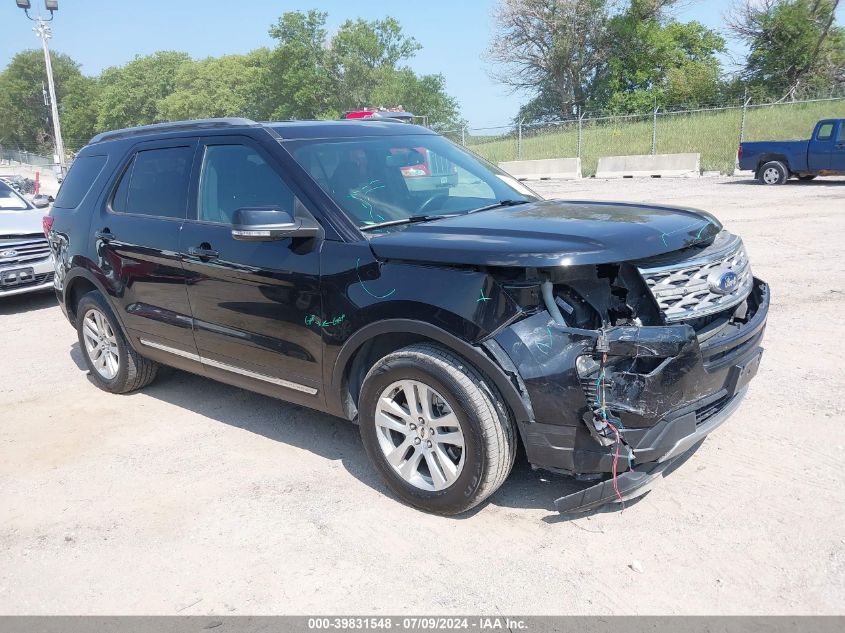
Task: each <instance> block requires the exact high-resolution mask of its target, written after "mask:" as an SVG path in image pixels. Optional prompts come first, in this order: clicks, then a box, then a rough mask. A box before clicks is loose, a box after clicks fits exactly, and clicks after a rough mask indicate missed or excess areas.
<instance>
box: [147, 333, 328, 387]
mask: <svg viewBox="0 0 845 633" xmlns="http://www.w3.org/2000/svg"><path fill="white" fill-rule="evenodd" d="M138 340H139V341H141V345H144V346H146V347H152V348H154V349H157V350H161V351H162V352H167V353H168V354H174V355H176V356H181V357H182V358H187V359H189V360H193V361H196V362H198V363H201V364H203V365H206V366H208V367H216V368H217V369H223V370H225V371H229V372H232V373H233V374H240V375H241V376H247V377H248V378H255V379H256V380H263V381H264V382H269V383H272V384H274V385H279V386H280V387H285V388H287V389H293V390H294V391H301V392H302V393H307V394H308V395H311V396H314V395H316V394H317V390H316V389H314V388H313V387H307V386H306V385H300V384H299V383H298V382H291V381H290V380H285V379H283V378H275V377H274V376H267V375H266V374H259V373H258V372H254V371H250V370H249V369H244V368H242V367H235V366H234V365H229V364H227V363H221V362H220V361H219V360H214V359H213V358H205V357H203V356H200V355H199V354H194V353H193V352H186V351H185V350H181V349H176V348H175V347H168V346H167V345H162V344H161V343H155V342H153V341H148V340H146V339H143V338H142V339H138Z"/></svg>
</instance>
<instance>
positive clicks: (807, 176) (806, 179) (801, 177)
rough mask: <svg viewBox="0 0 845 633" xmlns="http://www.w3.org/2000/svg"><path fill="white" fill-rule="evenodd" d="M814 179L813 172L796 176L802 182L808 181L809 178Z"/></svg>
mask: <svg viewBox="0 0 845 633" xmlns="http://www.w3.org/2000/svg"><path fill="white" fill-rule="evenodd" d="M815 179H816V175H815V174H807V175H806V176H798V180H801V181H803V182H809V181H810V180H815Z"/></svg>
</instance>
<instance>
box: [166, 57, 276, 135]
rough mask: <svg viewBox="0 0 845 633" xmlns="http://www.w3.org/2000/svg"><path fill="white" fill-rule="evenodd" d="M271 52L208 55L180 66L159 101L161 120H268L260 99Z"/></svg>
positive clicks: (261, 98)
mask: <svg viewBox="0 0 845 633" xmlns="http://www.w3.org/2000/svg"><path fill="white" fill-rule="evenodd" d="M269 60H270V51H269V50H268V49H266V48H259V49H256V50H254V51H252V52H250V53H248V54H247V55H224V56H222V57H209V58H207V59H202V60H199V61H196V62H193V63H184V64H182V65H181V66H179V69H178V71H177V73H176V81H175V84H174V89H173V92H171V93H170V94H169V95H167V96H166V97H164V98H163V99H161V100H160V101H159V102H158V105H157V107H156V110H157V112H158V115H159V116H160V117H161V118H162V119H163V120H170V121H178V120H181V119H202V118H209V117H224V116H244V117H248V118H253V119H258V120H262V119H267V118H268V117H269V116H270V112H268V111H267V108H266V103H264V101H265V100H264V98H263V87H264V84H265V82H266V74H267V68H268V64H269Z"/></svg>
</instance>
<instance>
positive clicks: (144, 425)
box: [0, 179, 845, 615]
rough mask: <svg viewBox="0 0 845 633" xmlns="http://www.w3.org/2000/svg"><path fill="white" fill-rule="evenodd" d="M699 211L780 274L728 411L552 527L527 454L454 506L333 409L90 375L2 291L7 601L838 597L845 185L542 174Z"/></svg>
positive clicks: (411, 602) (758, 604)
mask: <svg viewBox="0 0 845 633" xmlns="http://www.w3.org/2000/svg"><path fill="white" fill-rule="evenodd" d="M536 189H537V190H538V191H540V192H542V193H543V194H544V195H546V196H548V197H565V198H587V199H607V200H633V201H648V202H661V203H670V204H678V205H689V206H695V207H700V208H704V209H707V210H709V211H712V212H714V213H715V214H716V215H717V216H718V217H719V218H720V219H721V220H722V221H723V222H724V223H725V225H726V226H727V227H728V228H729V229H731V230H733V231H737V232H739V233H741V234H742V235H743V237H744V238H745V241H746V244H747V246H748V250H749V252H750V257H751V261H752V264H753V267H754V271H755V273H756V274H757V275H759V276H761V277H763V278H764V279H766V280H767V281H768V282H770V284H771V286H772V291H773V304H772V309H771V312H770V316H769V326H768V331H767V334H766V339H765V346H766V348H767V352H766V354H765V355H764V357H763V365H762V368H761V370H760V374H759V375H758V377H757V379H756V380H755V381H753V382H752V385H751V389H750V395H749V397H748V398H747V399H746V401H745V402H744V404H743V405H742V407H741V408H740V410H739V411H738V412H737V413H736V414H735V415H734V417H733V418H732V419H731V420H730V421H729V422H728V423H727V424H725V425H724V426H722V427H721V428H720V429H718V430H717V431H716V432H715V433H713V434H712V435H711V436H710V438H708V440H707V441H706V442H705V443H704V444H703V446H702V447H701V448H700V449H699V450H698V452H696V453H695V454H694V455H693V456H692V457H691V458H690V459H689V460H688V461H687V462H686V463H685V464H684V465H683V466H681V467H680V468H679V469H678V470H677V471H675V472H674V473H673V474H672V475H671V476H670V477H668V478H666V479H664V480H662V481H661V482H660V483H659V485H658V486H657V487H656V488H655V489H654V490H653V491H652V492H651V493H650V494H649V495H647V496H646V497H644V498H643V499H642V500H641V501H639V502H638V503H634V504H632V505H629V507H628V508H627V509H626V510H625V511H624V512H619V511H618V510H611V511H602V512H598V513H594V514H592V515H589V516H586V517H583V518H580V519H578V520H561V519H560V517H559V516H558V515H556V514H555V512H554V511H553V506H552V501H553V499H554V498H555V497H557V496H559V495H560V493H561V492H562V491H564V490H566V489H567V486H569V485H570V484H569V483H568V481H567V480H566V479H565V478H560V477H548V476H544V475H541V474H538V473H534V472H532V471H531V470H530V469H529V468H528V467H527V466H526V465H525V464H518V465H517V467H516V469H515V471H514V473H513V474H512V475H511V477H510V479H509V480H508V481H507V482H506V483H505V485H504V487H503V488H502V489H501V490H500V491H499V492H498V493H497V494H495V495H494V496H493V497H492V498H491V499H490V501H489V502H488V503H485V504H484V505H482V506H481V507H480V508H478V509H477V510H476V511H474V512H472V513H470V514H468V515H466V516H462V517H459V518H452V519H447V518H439V517H435V516H429V515H425V514H422V513H420V512H417V511H415V510H412V509H410V508H408V507H405V506H403V505H402V504H400V503H398V502H397V501H395V500H394V499H393V498H391V497H390V496H389V495H388V494H387V493H386V491H385V489H384V487H383V486H382V484H381V483H380V482H379V481H378V480H377V478H376V476H375V474H374V472H373V470H372V469H371V468H370V466H369V465H368V463H367V461H366V458H365V455H364V451H363V448H362V446H361V443H360V441H359V439H358V434H357V429H356V428H355V427H354V426H352V425H351V424H348V423H346V422H343V421H341V420H337V419H334V418H331V417H329V416H326V415H323V414H319V413H314V412H312V411H309V410H306V409H303V408H300V407H296V406H291V405H288V404H285V403H282V402H278V401H275V400H271V399H269V398H265V397H262V396H258V395H254V394H251V393H248V392H245V391H241V390H238V389H234V388H231V387H228V386H224V385H221V384H218V383H215V382H212V381H210V380H207V379H204V378H199V377H196V376H192V375H188V374H185V373H181V372H177V371H168V372H165V375H164V376H162V377H161V378H160V379H159V380H158V381H157V382H156V383H154V384H153V385H152V386H150V387H148V388H147V389H145V390H144V391H143V392H141V393H136V394H133V395H129V396H113V395H109V394H106V393H104V392H101V391H99V390H97V389H96V388H95V387H94V386H93V384H92V383H91V382H90V381H89V380H88V378H87V377H86V374H85V372H84V371H82V370H81V369H80V368H81V367H82V359H81V356H80V351H79V348H78V345H77V343H76V336H75V333H74V331H73V330H72V329H71V327H70V326H69V325H68V323H67V322H66V321H65V320H64V319H63V317H62V315H61V312H60V311H59V309H58V308H57V307H56V306H55V300H54V299H53V297H52V296H51V295H50V294H48V295H46V296H45V295H42V296H38V297H29V298H23V297H21V298H13V299H10V300H5V301H3V302H2V304H0V350H2V362H0V403H2V416H0V613H5V614H23V613H35V614H56V613H69V614H148V613H154V614H176V613H181V614H212V613H214V614H259V613H260V614H272V613H288V614H309V613H315V612H320V613H327V612H328V613H358V614H401V613H420V614H421V613H428V614H431V613H473V612H479V611H481V612H485V613H490V614H494V615H496V614H499V613H501V614H513V613H518V614H599V613H601V614H664V613H672V614H681V613H683V614H693V613H699V614H700V613H719V614H770V613H781V614H841V613H845V521H843V519H845V494H843V491H842V486H843V480H845V474H843V473H845V457H843V455H845V453H843V443H845V440H843V436H842V432H843V421H845V420H844V419H843V418H845V416H843V405H842V404H841V401H840V400H839V398H840V397H841V394H842V393H843V392H845V378H843V361H842V358H843V340H845V326H843V322H845V321H843V318H842V314H843V312H845V284H843V279H845V257H843V255H842V247H843V237H845V181H843V180H838V181H837V180H832V179H830V180H825V179H821V180H819V181H816V182H814V183H806V184H803V183H802V184H790V185H788V186H785V187H762V186H758V185H755V184H753V183H749V182H743V181H738V180H735V179H696V180H620V181H599V180H584V181H580V182H570V183H560V182H551V181H549V182H543V183H540V184H539V185H538V186H537V187H536Z"/></svg>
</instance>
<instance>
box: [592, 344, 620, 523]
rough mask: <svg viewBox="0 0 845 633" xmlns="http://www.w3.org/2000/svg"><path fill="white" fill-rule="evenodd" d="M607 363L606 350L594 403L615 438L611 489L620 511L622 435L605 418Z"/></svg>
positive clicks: (603, 355)
mask: <svg viewBox="0 0 845 633" xmlns="http://www.w3.org/2000/svg"><path fill="white" fill-rule="evenodd" d="M606 364H607V352H603V353H602V355H601V370H600V371H599V377H598V380H597V381H596V405H597V406H598V407H599V410H600V411H601V417H602V420H603V421H604V423H605V424H606V425H607V426H608V427H610V430H611V431H613V434H614V436H615V438H616V442H615V444H616V448H615V451H614V454H613V469H612V473H613V491H614V492H615V493H616V498H617V499H619V503H621V504H622V512H624V511H625V500H624V499H623V498H622V494H621V493H620V492H619V446H620V445H621V444H622V436H621V435H620V434H619V429H617V428H616V426H615V425H614V424H612V423H611V422H610V421H609V420H608V419H607V393H606V392H605V388H606V381H605V365H606ZM619 426H620V427H621V426H622V422H621V421H620V423H619Z"/></svg>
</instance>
